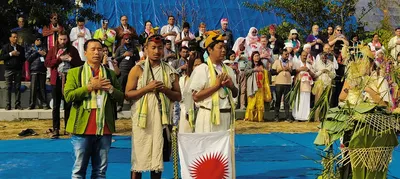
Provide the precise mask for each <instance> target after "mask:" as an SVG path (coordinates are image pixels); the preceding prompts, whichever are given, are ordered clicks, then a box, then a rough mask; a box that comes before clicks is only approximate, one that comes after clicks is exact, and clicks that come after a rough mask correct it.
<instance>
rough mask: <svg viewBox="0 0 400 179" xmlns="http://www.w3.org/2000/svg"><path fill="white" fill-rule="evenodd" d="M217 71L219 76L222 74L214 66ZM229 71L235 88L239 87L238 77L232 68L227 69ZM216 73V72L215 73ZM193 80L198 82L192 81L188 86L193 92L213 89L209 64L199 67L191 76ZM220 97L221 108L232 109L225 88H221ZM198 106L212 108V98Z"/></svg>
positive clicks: (199, 103) (198, 103)
mask: <svg viewBox="0 0 400 179" xmlns="http://www.w3.org/2000/svg"><path fill="white" fill-rule="evenodd" d="M214 68H215V70H216V71H217V73H218V74H222V71H220V70H219V69H217V68H216V67H215V65H214ZM226 68H227V70H228V75H229V76H230V77H231V78H232V81H233V84H234V85H235V87H236V88H237V87H238V84H237V83H236V75H235V72H234V71H233V70H232V68H231V67H228V66H227V67H226ZM213 73H214V72H213ZM190 78H191V79H196V80H191V83H190V84H188V85H189V88H190V90H192V91H197V92H199V91H201V90H203V89H206V88H209V87H211V84H210V83H211V76H210V71H209V70H208V65H207V64H204V63H203V64H201V65H199V66H197V67H196V68H195V69H194V71H193V72H192V75H191V76H190ZM218 93H219V95H220V99H219V108H220V109H229V108H231V105H230V103H229V97H228V96H226V95H225V91H224V89H223V88H220V89H219V91H218ZM221 96H226V97H225V98H221ZM196 105H198V106H203V107H206V108H208V109H211V108H212V96H209V97H208V98H206V99H204V100H203V101H199V102H197V103H196Z"/></svg>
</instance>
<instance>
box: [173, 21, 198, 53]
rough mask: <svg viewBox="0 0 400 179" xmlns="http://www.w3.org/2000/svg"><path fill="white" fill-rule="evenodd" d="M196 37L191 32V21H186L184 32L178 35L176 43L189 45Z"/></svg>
mask: <svg viewBox="0 0 400 179" xmlns="http://www.w3.org/2000/svg"><path fill="white" fill-rule="evenodd" d="M194 38H195V37H194V35H193V34H192V33H191V32H190V25H189V23H188V22H184V23H183V27H182V32H181V33H179V34H178V36H176V39H175V44H176V45H178V46H180V47H189V41H191V40H193V39H194Z"/></svg>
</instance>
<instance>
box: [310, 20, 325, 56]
mask: <svg viewBox="0 0 400 179" xmlns="http://www.w3.org/2000/svg"><path fill="white" fill-rule="evenodd" d="M306 42H307V43H308V44H310V45H311V55H312V56H313V57H314V58H315V57H316V56H317V55H318V54H319V53H321V52H322V46H323V43H324V41H323V36H321V35H320V32H319V26H318V25H313V26H312V31H311V34H310V35H308V36H307V39H306Z"/></svg>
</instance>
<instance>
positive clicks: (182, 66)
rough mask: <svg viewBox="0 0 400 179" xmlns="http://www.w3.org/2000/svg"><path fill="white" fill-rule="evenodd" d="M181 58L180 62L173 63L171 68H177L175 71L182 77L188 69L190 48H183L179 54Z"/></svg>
mask: <svg viewBox="0 0 400 179" xmlns="http://www.w3.org/2000/svg"><path fill="white" fill-rule="evenodd" d="M179 56H180V57H181V58H180V59H178V60H175V61H173V62H172V64H171V66H172V67H174V68H175V70H176V71H177V72H178V73H179V74H180V75H181V74H182V73H183V72H185V70H186V69H187V65H188V57H189V48H188V47H185V46H183V47H182V48H181V50H180V52H179Z"/></svg>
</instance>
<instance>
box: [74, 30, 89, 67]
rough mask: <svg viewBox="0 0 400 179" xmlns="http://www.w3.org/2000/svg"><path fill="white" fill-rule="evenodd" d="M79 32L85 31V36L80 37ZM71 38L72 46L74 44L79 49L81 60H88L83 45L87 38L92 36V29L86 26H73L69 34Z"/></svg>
mask: <svg viewBox="0 0 400 179" xmlns="http://www.w3.org/2000/svg"><path fill="white" fill-rule="evenodd" d="M79 33H84V34H85V37H78V34H79ZM69 38H70V39H71V42H72V46H74V47H75V48H76V49H77V50H78V52H79V56H80V57H81V60H82V61H86V57H85V50H84V48H83V45H84V44H85V42H86V41H87V40H89V39H91V38H92V35H91V34H90V30H89V29H87V28H86V27H85V28H83V29H79V27H74V28H72V30H71V33H70V34H69Z"/></svg>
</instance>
